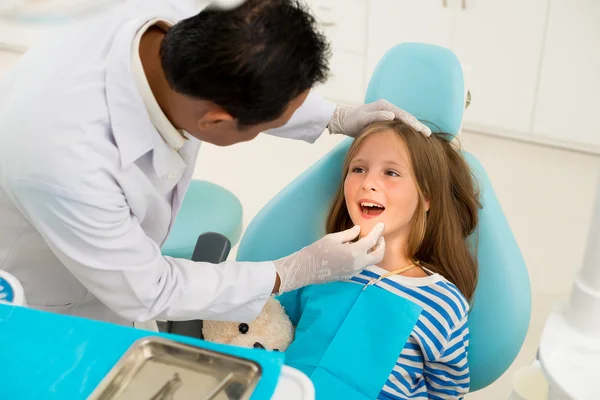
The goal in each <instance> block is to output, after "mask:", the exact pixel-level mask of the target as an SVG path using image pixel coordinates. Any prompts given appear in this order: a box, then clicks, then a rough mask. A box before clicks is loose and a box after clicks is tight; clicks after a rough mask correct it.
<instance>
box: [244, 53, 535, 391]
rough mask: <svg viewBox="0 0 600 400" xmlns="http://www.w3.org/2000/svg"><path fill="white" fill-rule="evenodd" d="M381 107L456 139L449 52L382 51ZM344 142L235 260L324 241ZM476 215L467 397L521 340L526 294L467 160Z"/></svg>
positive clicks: (283, 199)
mask: <svg viewBox="0 0 600 400" xmlns="http://www.w3.org/2000/svg"><path fill="white" fill-rule="evenodd" d="M378 99H386V100H388V101H390V102H391V103H393V104H395V105H397V106H398V107H400V108H403V109H405V110H407V111H408V112H410V113H412V114H413V115H414V116H415V117H417V118H418V119H419V120H421V121H428V122H426V123H427V124H428V126H429V127H430V128H431V129H432V131H433V132H436V131H437V132H440V131H443V132H446V133H450V134H454V135H457V134H458V133H459V131H460V128H461V123H462V119H463V112H464V110H465V99H466V90H465V85H464V79H463V72H462V68H461V65H460V62H459V60H458V59H457V57H456V56H455V55H454V53H452V52H451V51H450V50H448V49H445V48H442V47H438V46H433V45H427V44H419V43H405V44H401V45H398V46H396V47H394V48H392V49H391V50H389V51H388V52H387V53H386V54H385V55H384V57H383V58H382V59H381V61H380V62H379V64H378V66H377V68H376V70H375V71H374V73H373V76H372V77H371V80H370V82H369V86H368V90H367V94H366V99H365V101H366V102H372V101H375V100H378ZM351 140H352V139H347V140H345V141H344V142H342V143H341V144H340V145H338V146H337V147H336V148H334V149H333V150H332V151H331V152H330V153H329V154H327V155H326V156H325V157H323V158H322V159H321V160H320V161H318V162H317V163H315V164H314V165H313V166H312V167H311V168H309V169H308V170H307V171H305V172H304V173H303V174H302V175H300V176H299V177H298V178H296V179H295V180H294V181H293V182H292V183H291V184H289V185H288V186H287V187H286V188H284V189H283V190H282V191H281V192H280V193H279V194H278V195H277V196H275V197H274V198H273V199H272V200H271V201H270V202H269V203H268V204H267V205H266V206H265V207H264V208H263V209H262V210H261V211H260V212H259V213H258V215H257V216H256V217H255V218H254V220H253V221H252V223H251V224H250V226H249V227H248V229H247V231H246V233H245V234H244V236H243V238H242V241H241V242H240V247H239V249H238V253H237V259H238V260H240V261H265V260H274V259H278V258H280V257H283V256H286V255H288V254H291V253H293V252H295V251H297V250H299V249H301V248H302V247H304V246H306V245H308V244H310V243H312V242H314V241H316V240H317V239H319V238H321V237H322V236H323V235H324V234H325V218H326V215H327V213H328V210H329V207H330V205H331V203H332V201H333V196H334V194H335V192H336V190H337V188H338V186H339V184H340V181H341V178H342V163H343V160H344V157H345V155H346V152H347V150H348V148H349V146H350V144H351ZM464 156H465V158H466V159H467V161H468V163H469V165H470V167H471V168H472V170H473V172H474V174H475V176H476V178H477V181H478V184H479V187H480V190H481V202H482V205H483V208H482V209H481V210H480V212H479V218H480V219H479V227H478V230H477V231H476V232H475V233H474V234H473V235H472V237H471V238H470V240H471V241H472V244H473V248H477V257H478V261H479V282H478V285H477V289H476V292H475V297H474V301H473V303H472V311H471V314H470V316H469V328H470V334H471V337H470V347H469V366H470V371H471V391H472V392H473V391H477V390H480V389H482V388H484V387H486V386H488V385H490V384H491V383H492V382H494V381H495V380H496V379H498V378H499V377H500V376H501V375H502V374H503V373H504V372H505V371H506V370H507V369H508V368H509V366H510V365H511V364H512V362H513V361H514V359H515V358H516V356H517V354H518V353H519V351H520V349H521V346H522V344H523V341H524V339H525V336H526V333H527V330H528V326H529V318H530V313H531V290H530V283H529V276H528V273H527V269H526V266H525V262H524V260H523V257H522V255H521V252H520V250H519V247H518V245H517V243H516V241H515V238H514V236H513V233H512V232H511V229H510V227H509V225H508V222H507V220H506V217H505V216H504V214H503V212H502V209H501V207H500V204H499V202H498V199H497V198H496V195H495V194H494V189H493V188H492V186H491V183H490V181H489V178H488V176H487V174H486V172H485V169H484V168H483V166H482V165H481V164H480V163H479V162H478V161H477V159H476V158H475V157H474V156H473V155H472V154H469V153H467V152H465V153H464Z"/></svg>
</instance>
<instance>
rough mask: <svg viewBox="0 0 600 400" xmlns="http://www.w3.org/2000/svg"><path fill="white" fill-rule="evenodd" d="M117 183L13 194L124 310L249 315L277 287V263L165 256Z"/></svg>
mask: <svg viewBox="0 0 600 400" xmlns="http://www.w3.org/2000/svg"><path fill="white" fill-rule="evenodd" d="M115 185H116V184H115ZM113 189H114V188H106V190H102V191H99V190H98V188H95V189H94V190H93V191H90V190H85V191H83V190H79V191H76V190H73V189H65V188H61V187H57V186H51V185H49V184H46V183H41V182H37V181H34V180H15V181H12V182H10V191H11V194H12V197H13V199H15V200H16V201H17V203H18V206H19V208H20V209H21V211H22V212H24V213H25V215H26V216H27V218H28V219H29V220H30V221H31V223H32V224H33V225H34V226H35V228H36V229H37V230H38V231H39V232H40V234H41V235H42V236H43V237H44V239H45V240H46V242H47V243H48V245H49V246H50V248H51V249H52V251H53V252H54V253H55V254H56V256H57V257H58V258H59V259H60V261H61V262H62V263H63V264H64V265H65V267H66V268H68V269H69V271H71V273H73V275H74V276H75V277H76V278H77V279H78V280H79V281H80V282H81V283H82V284H83V285H84V286H85V287H86V288H87V289H88V290H89V291H90V292H91V293H93V294H94V296H96V297H97V298H98V299H99V300H100V301H102V302H103V303H104V304H105V305H106V306H107V307H109V308H110V309H111V310H112V311H114V312H115V313H117V314H118V315H120V316H121V317H123V318H125V319H127V320H129V321H146V320H150V319H164V320H171V321H177V320H190V319H211V320H231V321H241V322H249V321H252V320H254V319H255V317H256V316H257V315H258V314H259V313H260V311H261V309H262V308H263V306H264V304H265V303H266V301H267V299H268V297H269V295H270V294H271V293H273V292H274V291H277V290H278V288H277V287H276V286H277V285H276V272H275V266H274V264H273V263H272V262H263V263H238V262H231V261H229V262H224V263H222V264H219V265H214V264H210V263H201V262H193V261H189V260H185V259H176V258H170V257H163V256H162V254H161V251H160V248H159V246H158V245H157V244H156V243H155V242H154V241H153V240H151V239H150V238H149V237H148V236H147V235H146V234H145V232H144V230H143V229H142V228H141V226H140V224H139V222H138V220H137V218H136V217H135V216H134V215H133V214H132V213H131V210H130V209H129V206H128V204H127V201H126V199H125V198H124V195H123V194H122V193H120V192H119V191H117V190H113ZM117 189H118V188H117Z"/></svg>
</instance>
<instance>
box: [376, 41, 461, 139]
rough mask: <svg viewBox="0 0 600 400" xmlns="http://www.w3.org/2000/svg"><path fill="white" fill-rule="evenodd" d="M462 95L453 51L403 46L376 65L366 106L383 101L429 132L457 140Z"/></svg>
mask: <svg viewBox="0 0 600 400" xmlns="http://www.w3.org/2000/svg"><path fill="white" fill-rule="evenodd" d="M465 93H466V92H465V85H464V78H463V71H462V67H461V65H460V62H459V61H458V58H457V57H456V55H454V53H453V52H452V51H450V50H448V49H446V48H444V47H439V46H434V45H430V44H423V43H404V44H401V45H398V46H396V47H394V48H392V49H391V50H390V51H388V52H387V53H386V54H385V55H384V56H383V57H382V59H381V60H380V61H379V63H378V64H377V67H376V68H375V71H374V72H373V76H372V77H371V81H370V82H369V87H368V89H367V95H366V99H365V102H366V103H371V102H373V101H375V100H379V99H385V100H387V101H389V102H390V103H392V104H395V105H396V106H398V107H400V108H402V109H404V110H406V111H408V112H409V113H411V114H412V115H414V116H415V117H416V118H417V119H418V120H420V121H421V122H423V123H425V124H426V125H427V126H429V128H430V129H431V131H432V132H444V133H449V134H452V135H454V136H456V135H457V134H458V133H459V131H460V127H461V122H462V118H463V113H464V109H465Z"/></svg>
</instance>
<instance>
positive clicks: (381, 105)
mask: <svg viewBox="0 0 600 400" xmlns="http://www.w3.org/2000/svg"><path fill="white" fill-rule="evenodd" d="M359 108H360V109H361V110H362V111H365V112H372V111H392V109H393V108H394V105H393V104H392V103H390V102H389V101H387V100H383V99H379V100H377V101H373V102H371V103H367V104H365V105H362V106H360V107H359Z"/></svg>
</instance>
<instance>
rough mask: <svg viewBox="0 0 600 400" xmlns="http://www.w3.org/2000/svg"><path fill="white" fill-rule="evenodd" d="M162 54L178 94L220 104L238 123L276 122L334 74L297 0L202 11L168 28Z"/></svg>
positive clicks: (252, 1) (252, 0)
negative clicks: (300, 99)
mask: <svg viewBox="0 0 600 400" xmlns="http://www.w3.org/2000/svg"><path fill="white" fill-rule="evenodd" d="M160 57H161V62H162V66H163V69H164V71H165V74H166V77H167V80H168V82H169V84H170V85H171V87H172V88H173V89H174V90H175V91H177V92H179V93H182V94H185V95H188V96H190V97H194V98H197V99H204V100H210V101H212V102H214V103H216V104H218V105H219V106H221V107H223V108H224V109H225V110H226V111H227V112H228V113H230V114H231V115H232V116H233V117H235V118H236V119H237V121H238V125H240V126H251V125H256V124H259V123H263V122H268V121H273V120H275V119H277V118H279V117H280V116H281V115H282V114H283V112H284V111H285V110H286V108H287V106H288V104H289V102H290V101H291V100H293V99H294V98H296V97H297V96H298V95H299V94H301V93H303V92H305V91H306V90H308V89H310V88H311V87H312V86H313V85H315V84H316V83H321V82H324V81H325V79H326V78H327V74H328V70H329V68H328V58H329V45H328V43H327V41H326V39H325V37H324V36H323V35H322V34H321V33H320V32H319V31H318V30H317V29H316V22H315V19H314V17H313V16H312V15H311V14H310V13H309V12H308V11H307V9H306V8H305V6H303V5H302V4H301V3H300V2H299V1H297V0H248V1H247V2H246V3H244V4H243V5H241V6H240V7H238V8H236V9H233V10H229V11H220V10H214V9H205V10H203V11H202V12H200V13H199V14H198V15H196V16H194V17H191V18H188V19H185V20H183V21H181V22H179V23H177V24H176V25H174V26H173V27H172V28H171V29H169V31H168V32H167V35H166V36H165V38H164V40H163V42H162V45H161V50H160Z"/></svg>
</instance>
